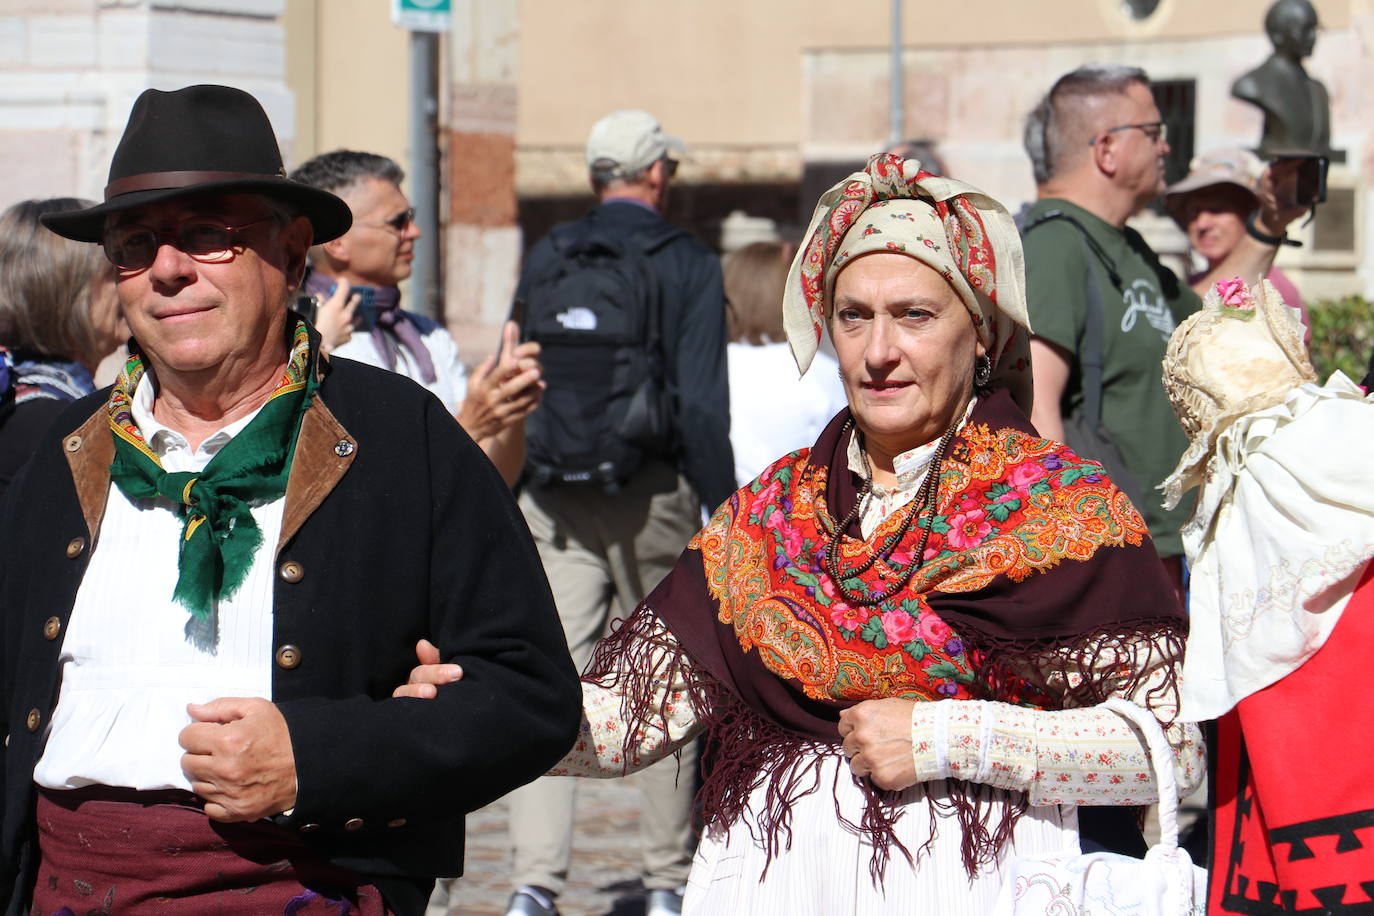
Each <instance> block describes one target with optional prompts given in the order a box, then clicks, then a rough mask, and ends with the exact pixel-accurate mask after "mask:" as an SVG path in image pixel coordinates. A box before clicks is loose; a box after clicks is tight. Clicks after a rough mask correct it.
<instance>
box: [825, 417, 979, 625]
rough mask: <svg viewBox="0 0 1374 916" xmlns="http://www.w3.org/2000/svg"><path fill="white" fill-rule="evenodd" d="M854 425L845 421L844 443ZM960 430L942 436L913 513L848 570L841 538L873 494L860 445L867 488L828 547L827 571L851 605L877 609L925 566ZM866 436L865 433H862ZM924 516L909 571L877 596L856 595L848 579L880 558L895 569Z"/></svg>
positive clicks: (868, 467)
mask: <svg viewBox="0 0 1374 916" xmlns="http://www.w3.org/2000/svg"><path fill="white" fill-rule="evenodd" d="M853 425H854V420H853V418H850V419H849V420H846V421H845V425H844V428H843V429H841V430H840V436H841V440H842V441H843V437H844V435H845V433H847V432H849V430H850V428H851V427H852V426H853ZM958 428H959V422H958V421H955V422H954V424H953V425H951V426H950V428H949V429H947V430H945V434H944V435H943V436H941V437H940V444H939V445H938V446H936V448H935V455H934V457H932V458H931V460H930V467H929V468H928V469H927V471H926V479H925V480H923V481H922V482H921V488H920V489H919V490H917V491H916V498H915V499H913V500H912V507H911V511H910V512H909V513H908V514H907V516H906V518H905V519H903V520H902V523H901V525H899V526H898V527H897V530H896V531H894V532H892V533H891V534H889V535H888V536H887V537H886V538H884V539H883V543H882V546H881V547H879V548H878V549H877V550H875V551H871V553H870V556H869V558H868V559H867V560H865V561H864V562H862V563H860V564H859V565H858V566H855V567H853V568H851V569H848V570H842V569H841V568H840V539H841V538H843V537H844V532H845V531H846V530H847V529H848V528H849V526H850V525H851V524H852V523H853V522H854V519H855V518H856V517H858V515H859V512H860V510H861V509H862V508H863V504H864V500H866V499H868V498H869V496H871V495H872V492H873V467H872V465H871V464H869V460H868V451H867V449H864V448H863V447H862V446H863V443H860V449H859V451H860V453H861V454H862V455H863V458H864V474H865V479H864V485H863V487H862V488H860V490H859V494H858V498H857V499H855V500H854V508H852V509H850V510H849V514H848V515H846V516H845V517H844V521H842V522H840V523H839V524H838V525H837V526H835V530H834V532H833V533H832V534H831V537H830V543H829V544H827V545H826V548H825V571H826V572H827V573H829V574H830V578H831V580H832V581H834V583H835V588H836V589H837V590H838V591H839V593H840V596H841V597H842V598H844V600H845V601H846V602H848V603H849V604H851V605H857V606H858V607H873V606H874V605H878V604H882V603H883V602H884V601H886V600H887V599H889V598H891V597H892V596H893V595H895V594H897V593H898V592H900V591H901V590H902V589H904V588H906V587H907V584H908V583H910V582H911V578H912V576H914V575H916V571H917V570H919V569H920V568H921V566H923V565H924V564H925V553H926V542H927V541H929V540H930V528H931V517H932V516H933V515H934V512H935V505H936V501H937V500H938V499H939V496H940V465H941V464H942V463H943V462H944V459H945V452H947V451H948V450H949V443H950V441H951V440H952V439H953V438H954V433H955V431H956V430H957V429H958ZM860 435H862V434H860ZM922 513H926V515H927V518H926V522H925V524H924V525H921V526H920V527H921V541H920V543H919V544H917V546H916V550H915V551H914V552H913V553H912V555H911V557H912V559H911V562H910V563H909V564H907V567H906V569H905V571H903V572H902V573H901V575H899V576H898V578H897V581H896V582H894V583H893V584H892V586H891V587H890V588H888V589H886V590H885V591H882V592H880V593H878V594H874V595H866V594H863V593H861V592H853V591H851V590H850V589H849V588H848V586H846V585H845V584H844V583H845V579H847V578H854V577H856V576H860V575H862V574H863V573H865V572H867V571H868V570H869V569H871V568H872V566H873V564H874V563H876V562H877V561H878V559H879V558H881V559H882V560H883V562H884V563H886V564H887V565H888V566H889V567H892V566H895V564H893V562H892V554H893V552H894V551H895V550H896V549H897V546H898V545H899V544H901V542H902V539H903V538H904V537H906V534H907V532H908V531H910V530H911V525H912V523H913V522H915V521H916V520H917V517H918V516H919V515H921V514H922Z"/></svg>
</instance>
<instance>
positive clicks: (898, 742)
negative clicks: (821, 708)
mask: <svg viewBox="0 0 1374 916" xmlns="http://www.w3.org/2000/svg"><path fill="white" fill-rule="evenodd" d="M915 707H916V701H915V700H903V699H901V698H899V697H888V698H887V699H882V700H864V701H863V702H862V703H859V704H858V705H856V706H851V707H850V708H849V709H846V710H843V711H841V712H840V737H841V738H842V739H843V741H844V744H843V747H844V755H845V756H846V757H848V758H849V769H850V770H852V771H853V772H854V775H855V776H867V777H868V778H869V780H870V781H871V782H872V783H873V784H874V785H875V786H877V787H878V788H880V789H889V790H892V791H896V790H898V789H905V788H907V787H908V786H913V785H915V784H916V763H915V761H914V760H913V759H912V755H911V713H912V711H913V710H914V709H915Z"/></svg>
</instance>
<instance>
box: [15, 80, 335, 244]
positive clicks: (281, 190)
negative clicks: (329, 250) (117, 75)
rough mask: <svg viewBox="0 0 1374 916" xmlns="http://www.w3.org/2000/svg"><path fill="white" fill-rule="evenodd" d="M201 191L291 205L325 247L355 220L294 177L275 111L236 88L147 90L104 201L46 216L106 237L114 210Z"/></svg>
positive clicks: (75, 232) (57, 226) (77, 235)
mask: <svg viewBox="0 0 1374 916" xmlns="http://www.w3.org/2000/svg"><path fill="white" fill-rule="evenodd" d="M196 194H262V195H264V196H265V197H270V198H272V199H274V200H280V201H282V202H284V203H287V204H290V205H292V206H294V207H296V208H297V209H298V210H300V212H301V214H302V215H303V216H305V217H306V218H307V219H309V220H310V225H311V227H312V228H313V229H314V244H317V245H318V244H319V243H321V242H327V241H329V240H330V239H334V238H338V237H339V236H341V235H343V234H344V233H345V232H347V231H348V227H349V226H351V225H352V224H353V214H352V212H351V211H350V210H349V209H348V204H346V203H344V202H343V201H342V200H340V199H339V198H338V197H335V196H334V195H333V194H330V193H329V192H328V191H322V190H320V189H319V188H314V187H311V186H310V185H307V184H301V183H300V182H298V181H292V180H291V179H289V178H287V177H286V169H284V168H283V167H282V161H281V151H280V150H279V149H278V148H277V137H276V134H274V133H273V132H272V123H271V122H270V121H269V120H267V113H266V112H265V111H263V110H262V106H261V105H260V104H258V100H257V99H255V98H253V97H252V96H251V95H249V94H248V93H246V92H244V91H243V90H241V89H233V88H231V87H229V86H187V87H186V88H185V89H178V90H176V91H174V92H161V91H159V90H157V89H149V90H147V91H146V92H144V93H143V94H142V95H140V96H139V97H138V99H137V100H136V101H135V102H134V107H133V110H132V111H131V112H129V124H128V126H127V127H125V128H124V136H123V137H122V138H120V141H119V146H118V147H117V148H116V149H115V153H114V159H113V161H112V162H111V163H110V181H109V184H107V185H106V186H105V201H104V203H100V204H97V205H96V206H94V207H88V208H87V209H85V210H68V211H66V212H62V213H48V214H45V215H43V216H42V217H40V220H41V221H42V223H43V225H45V226H47V227H48V228H49V229H51V230H52V231H53V232H56V233H57V234H58V235H61V236H65V237H67V238H69V239H75V240H76V241H78V242H98V241H100V240H101V237H102V236H103V235H104V232H105V218H106V217H107V216H109V215H110V214H111V213H118V212H119V211H121V210H128V209H130V208H131V207H140V206H143V205H144V204H152V203H159V202H161V201H164V200H173V199H175V198H179V197H190V196H192V195H196Z"/></svg>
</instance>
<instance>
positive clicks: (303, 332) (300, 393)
mask: <svg viewBox="0 0 1374 916" xmlns="http://www.w3.org/2000/svg"><path fill="white" fill-rule="evenodd" d="M349 220H350V216H349V211H348V207H347V206H346V205H345V204H344V203H343V202H342V201H340V200H339V199H338V198H337V197H334V196H333V195H331V194H329V193H327V192H324V191H320V190H318V189H314V188H309V187H307V186H304V185H300V184H297V183H295V182H291V181H289V180H287V179H286V178H285V172H284V171H283V170H282V168H281V159H280V154H279V153H278V151H277V146H276V140H275V138H274V136H273V134H272V130H271V126H270V124H269V123H268V121H267V118H266V116H265V115H264V113H263V112H262V109H261V107H260V106H259V105H258V104H257V102H256V101H255V100H254V99H253V98H252V97H251V96H248V95H246V94H245V93H242V92H240V91H238V90H234V89H229V88H226V87H222V86H194V87H190V88H187V89H183V90H179V91H177V92H170V93H164V92H157V91H153V90H150V91H148V92H145V93H144V94H143V95H142V96H140V97H139V99H138V101H137V102H136V103H135V105H134V109H133V112H132V114H131V116H130V119H129V125H128V127H127V129H126V131H125V134H124V137H123V139H122V140H121V142H120V145H119V147H118V149H117V150H116V151H115V156H114V161H113V164H112V166H111V170H110V182H109V185H108V186H107V188H106V193H105V202H104V203H102V204H100V205H98V206H96V207H92V208H89V209H86V210H81V211H73V212H69V213H59V214H51V215H49V216H48V217H45V219H44V222H45V224H46V225H47V226H48V227H49V228H50V229H52V230H53V231H55V232H57V233H59V234H61V235H64V236H66V237H68V238H73V239H77V240H80V241H89V242H99V243H100V244H101V245H102V247H103V248H104V250H105V253H106V255H107V256H108V257H109V258H110V260H111V261H112V262H113V263H114V264H115V265H116V268H117V273H118V289H119V295H120V301H121V304H122V306H123V309H124V313H125V315H126V317H127V320H128V322H129V326H130V329H131V331H132V333H133V337H134V343H133V346H132V355H131V358H130V360H129V362H128V363H127V365H126V367H125V370H124V372H123V373H121V375H120V377H119V380H118V381H117V382H116V383H115V385H114V387H113V389H107V390H105V391H103V392H100V393H97V394H95V395H92V396H91V397H89V398H86V399H85V400H82V401H80V402H78V403H76V404H74V405H73V406H72V408H71V410H70V411H69V412H68V413H67V414H65V415H64V416H63V417H62V418H61V419H60V420H59V422H58V423H57V425H56V426H55V428H54V429H53V430H52V433H51V434H50V435H49V437H48V439H47V441H46V442H45V443H44V444H42V445H41V446H40V447H39V449H38V451H37V453H36V454H35V456H34V458H33V460H32V461H31V462H30V464H29V465H28V466H27V467H26V468H25V469H24V470H23V471H22V472H21V473H20V475H19V477H18V478H17V479H16V480H15V483H14V485H13V486H12V487H11V489H10V491H9V495H8V496H7V497H6V503H5V506H4V510H3V511H4V514H3V521H2V522H0V601H2V602H3V605H2V606H3V608H4V610H5V614H4V618H3V623H0V665H2V666H3V668H2V669H0V688H2V689H3V692H4V704H3V714H4V716H5V723H4V724H5V728H6V731H7V732H8V737H7V738H6V740H5V745H6V747H5V750H4V764H5V766H4V778H5V784H4V794H3V797H4V818H3V828H2V829H0V898H3V899H4V900H5V904H6V912H9V913H21V912H29V911H30V908H31V907H32V908H33V910H34V911H35V912H39V911H41V912H45V913H55V912H62V911H65V912H86V911H89V910H90V909H91V908H92V907H93V906H94V907H97V908H100V909H102V911H106V912H138V911H141V910H147V911H156V912H158V913H188V914H189V913H205V912H219V913H244V914H247V913H265V912H290V913H296V912H301V913H304V912H313V911H315V909H319V911H321V912H323V911H324V908H327V909H328V911H329V912H349V913H353V912H357V913H383V912H393V913H418V912H420V911H422V910H423V907H424V902H425V900H426V898H427V897H428V893H429V888H430V886H431V884H432V882H433V879H434V877H435V876H437V875H449V874H457V873H458V872H460V871H461V865H462V851H461V850H462V833H463V820H462V818H463V814H464V812H465V811H468V810H471V809H473V808H475V807H478V806H480V805H482V804H485V803H486V802H488V801H490V800H491V799H493V798H495V797H497V796H499V795H501V794H502V793H504V792H506V791H508V790H509V789H511V788H512V787H514V786H516V785H519V784H521V783H523V782H525V781H527V780H529V779H531V778H533V777H534V776H535V775H537V774H539V773H541V772H543V771H544V770H545V769H547V768H548V766H550V765H551V764H552V763H553V762H555V761H556V760H557V759H558V758H559V757H560V756H561V754H562V753H563V752H564V751H565V750H566V749H567V748H568V747H569V746H570V745H571V743H572V741H573V738H574V736H575V733H576V730H577V724H578V719H579V702H580V692H579V690H578V687H577V681H576V674H575V672H574V671H573V668H572V665H571V663H570V661H569V658H568V653H567V650H566V648H565V647H564V646H563V644H562V639H561V636H559V635H558V634H559V630H558V627H557V616H556V613H555V611H554V608H553V602H552V599H551V596H550V594H549V590H548V586H547V584H546V582H545V579H544V576H543V573H542V570H541V569H540V566H539V561H538V557H537V554H536V552H535V550H534V546H533V544H532V542H531V539H530V536H529V533H528V531H527V529H526V528H525V526H524V524H523V522H522V521H521V519H520V515H519V512H518V510H517V509H516V508H515V505H514V503H513V501H512V499H511V496H510V493H509V491H508V490H507V489H506V487H505V486H504V485H503V483H502V481H501V479H500V478H499V476H498V475H497V474H496V472H495V470H494V469H493V468H492V467H491V465H490V463H489V462H488V461H487V460H486V459H485V457H483V455H482V453H481V452H480V450H479V449H478V448H477V446H476V445H475V444H474V443H473V442H472V440H471V439H470V438H468V437H467V435H466V434H464V433H463V431H462V430H461V428H460V427H459V426H458V425H457V423H456V422H455V421H454V420H453V418H452V416H451V415H449V414H448V412H447V411H446V410H445V409H444V408H443V406H442V405H441V404H440V403H439V401H438V400H436V399H435V398H434V397H433V396H431V395H429V394H426V393H425V392H424V391H423V390H422V389H420V388H419V387H418V386H416V385H415V384H414V383H413V382H411V381H409V380H406V379H403V378H400V377H398V376H396V375H395V374H393V373H388V372H385V371H381V370H377V369H373V368H370V367H366V366H361V365H359V364H356V363H352V362H350V361H348V360H342V359H340V360H333V361H331V360H328V359H324V358H321V356H320V355H319V346H318V345H319V339H318V336H317V335H316V334H315V333H314V331H313V329H311V328H310V327H309V325H308V324H307V323H306V322H304V321H303V320H301V319H300V318H299V317H298V316H296V315H295V314H294V313H291V312H288V311H287V309H286V303H287V302H288V301H290V297H291V296H292V295H293V294H294V292H295V291H296V288H297V287H298V285H299V283H300V278H301V273H302V271H303V269H304V265H305V256H306V251H307V249H308V248H309V246H310V244H311V241H312V239H313V240H315V241H323V240H325V239H329V238H333V237H335V236H337V235H339V234H340V233H342V232H344V231H346V230H347V228H348V225H349ZM421 637H430V638H433V639H434V640H435V641H436V642H437V643H438V644H439V645H441V646H443V647H444V649H445V650H446V652H447V653H448V654H447V655H446V657H445V658H444V659H443V660H442V661H443V663H444V664H446V665H452V666H461V668H462V673H463V678H462V680H461V681H460V682H457V683H451V684H447V685H445V686H442V687H439V688H437V697H435V698H433V699H426V700H424V701H422V702H421V701H417V700H415V699H410V698H393V697H392V696H391V687H392V686H393V685H396V684H399V683H402V682H403V681H405V679H406V674H407V671H408V670H409V669H410V667H411V666H412V665H413V664H414V659H413V656H412V655H411V647H412V646H414V645H416V642H417V640H418V639H420V638H421ZM423 651H424V653H425V655H426V656H427V660H428V653H429V652H430V651H431V649H430V647H425V648H424V650H423ZM454 670H455V671H456V667H455V669H454ZM312 907H313V908H315V909H312ZM64 908H66V909H65V910H64Z"/></svg>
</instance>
